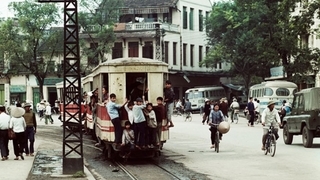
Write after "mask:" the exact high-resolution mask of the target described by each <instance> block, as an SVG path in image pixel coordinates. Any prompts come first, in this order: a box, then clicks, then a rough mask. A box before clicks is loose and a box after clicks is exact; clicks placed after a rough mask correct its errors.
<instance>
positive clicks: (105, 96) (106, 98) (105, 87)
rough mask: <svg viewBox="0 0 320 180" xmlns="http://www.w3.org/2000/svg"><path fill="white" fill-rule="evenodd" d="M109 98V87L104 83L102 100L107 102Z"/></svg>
mask: <svg viewBox="0 0 320 180" xmlns="http://www.w3.org/2000/svg"><path fill="white" fill-rule="evenodd" d="M108 99H109V93H108V87H107V86H106V85H104V86H103V87H102V102H103V103H105V104H107V103H108Z"/></svg>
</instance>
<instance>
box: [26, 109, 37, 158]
mask: <svg viewBox="0 0 320 180" xmlns="http://www.w3.org/2000/svg"><path fill="white" fill-rule="evenodd" d="M23 107H24V109H25V111H26V112H25V113H24V115H23V117H24V119H25V121H26V131H25V132H26V134H25V137H26V144H25V153H26V156H29V155H30V156H34V154H33V153H34V141H35V138H34V135H35V134H36V132H37V121H36V115H35V113H34V112H33V111H32V110H31V109H30V107H31V104H30V103H25V104H24V106H23ZM29 142H30V144H29Z"/></svg>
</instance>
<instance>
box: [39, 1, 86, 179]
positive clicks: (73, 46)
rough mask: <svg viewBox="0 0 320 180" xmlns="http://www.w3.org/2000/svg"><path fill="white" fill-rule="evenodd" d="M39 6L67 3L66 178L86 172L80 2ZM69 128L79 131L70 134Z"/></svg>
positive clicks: (65, 38)
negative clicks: (82, 108) (83, 134)
mask: <svg viewBox="0 0 320 180" xmlns="http://www.w3.org/2000/svg"><path fill="white" fill-rule="evenodd" d="M39 2H48V3H49V2H51V3H52V2H63V3H64V59H63V70H64V72H63V79H64V83H63V174H74V173H76V172H78V171H81V172H83V144H82V142H83V141H82V131H81V128H82V123H81V122H82V116H81V100H82V96H81V71H80V48H79V26H78V2H77V0H39ZM67 127H75V128H71V129H70V131H69V130H68V129H67ZM73 129H78V130H79V131H73Z"/></svg>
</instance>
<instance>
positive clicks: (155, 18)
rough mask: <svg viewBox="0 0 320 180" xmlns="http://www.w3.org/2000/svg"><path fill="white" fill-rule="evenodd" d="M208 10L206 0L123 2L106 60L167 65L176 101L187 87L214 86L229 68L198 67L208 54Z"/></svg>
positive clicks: (223, 64)
mask: <svg viewBox="0 0 320 180" xmlns="http://www.w3.org/2000/svg"><path fill="white" fill-rule="evenodd" d="M210 11H211V3H210V1H208V0H198V1H194V0H162V1H157V0H145V1H140V0H125V1H124V7H123V8H121V10H120V14H121V16H120V18H119V19H120V20H119V22H118V23H117V24H116V25H115V28H114V31H115V34H116V37H117V40H116V42H115V43H114V46H113V48H112V53H110V54H109V55H108V57H107V59H108V60H110V59H111V60H112V59H116V58H128V57H129V58H130V57H139V58H150V59H154V60H157V61H164V62H166V63H168V65H169V74H168V76H167V78H168V79H169V80H171V81H172V84H173V86H174V91H175V93H176V95H177V97H180V98H182V96H183V94H184V92H185V90H186V89H188V88H190V87H194V86H204V85H218V84H220V77H221V76H222V75H223V73H222V71H223V70H225V69H228V68H229V65H228V64H226V63H220V64H217V65H216V67H215V68H211V67H206V66H205V65H202V64H201V62H202V61H203V60H204V58H205V56H206V53H207V52H208V51H209V46H208V45H207V36H206V29H205V19H206V17H208V15H209V13H210ZM83 37H84V36H83Z"/></svg>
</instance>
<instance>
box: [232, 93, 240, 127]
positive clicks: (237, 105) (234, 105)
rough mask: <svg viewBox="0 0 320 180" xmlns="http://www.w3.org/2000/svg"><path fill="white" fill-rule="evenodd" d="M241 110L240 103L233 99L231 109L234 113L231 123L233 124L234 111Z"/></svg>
mask: <svg viewBox="0 0 320 180" xmlns="http://www.w3.org/2000/svg"><path fill="white" fill-rule="evenodd" d="M239 108H240V105H239V103H238V102H237V99H236V98H233V102H232V103H231V105H230V109H231V110H232V112H231V122H233V115H234V111H235V110H239Z"/></svg>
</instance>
